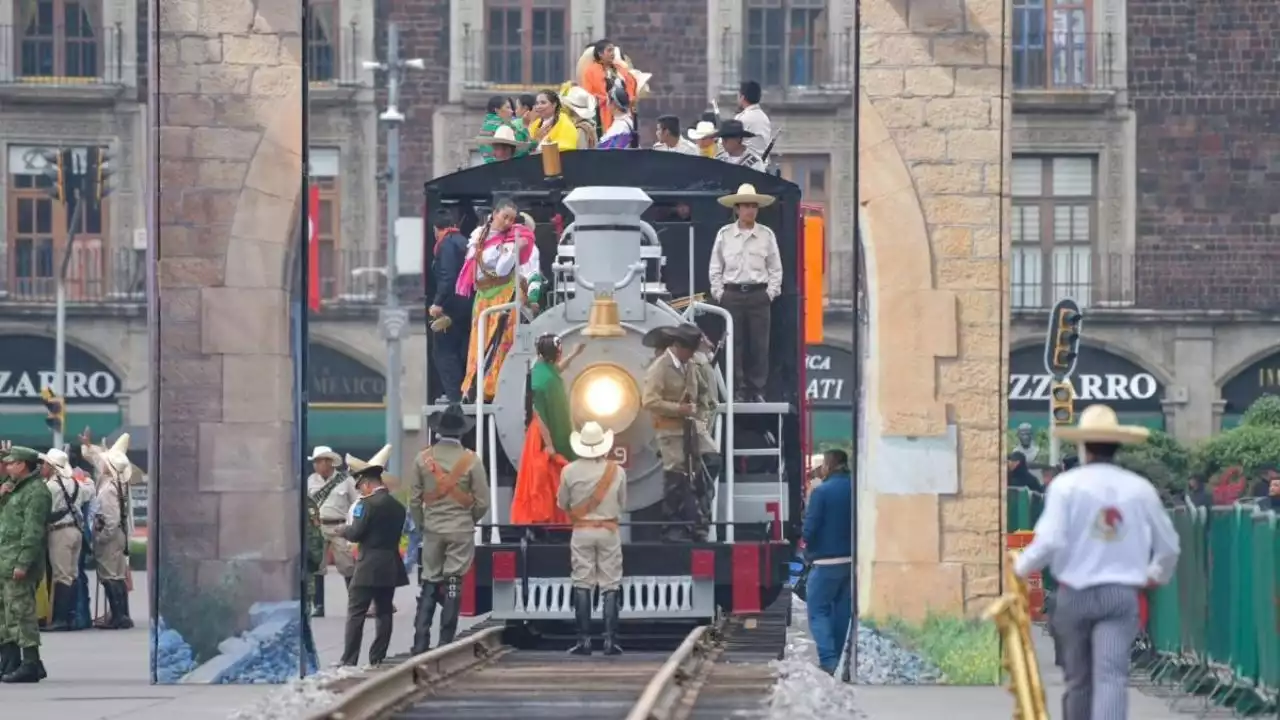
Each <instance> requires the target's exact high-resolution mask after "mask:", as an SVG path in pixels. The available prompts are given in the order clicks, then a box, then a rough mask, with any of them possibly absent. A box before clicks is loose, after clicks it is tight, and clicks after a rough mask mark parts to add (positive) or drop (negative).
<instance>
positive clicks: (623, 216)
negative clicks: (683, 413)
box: [492, 187, 683, 512]
mask: <svg viewBox="0 0 1280 720" xmlns="http://www.w3.org/2000/svg"><path fill="white" fill-rule="evenodd" d="M652 202H653V201H652V200H651V199H650V198H649V196H648V195H647V194H646V193H645V192H644V191H643V190H641V189H639V188H631V187H580V188H576V189H574V190H573V191H572V192H570V193H569V194H568V196H567V197H565V199H564V201H563V203H564V205H565V206H566V207H567V208H569V210H570V211H571V212H572V213H573V217H574V221H573V223H572V224H570V225H569V226H568V227H566V228H565V229H564V233H563V234H562V235H561V237H560V238H559V240H558V244H557V251H556V258H555V263H554V264H553V265H552V271H553V275H554V277H555V280H554V287H555V290H554V293H555V302H554V304H552V305H551V306H550V307H549V308H547V309H546V310H545V311H544V312H543V313H542V314H540V315H538V316H537V317H536V318H534V320H533V321H532V322H530V323H521V324H520V325H519V326H518V328H517V331H516V337H515V343H514V345H513V347H512V349H511V352H510V354H509V355H508V356H507V360H506V362H505V363H504V364H503V366H502V369H501V371H500V375H499V378H498V387H497V393H496V396H495V398H494V402H493V406H492V412H493V413H494V418H495V424H496V427H497V433H498V440H499V442H500V443H501V444H502V448H503V450H504V451H505V453H506V455H507V457H508V458H509V459H511V461H512V462H513V463H519V459H520V456H521V450H522V448H523V444H524V437H525V430H526V425H525V419H526V416H525V415H526V410H525V409H526V393H527V379H528V375H529V369H530V367H532V365H533V363H534V361H535V360H536V359H537V357H536V353H535V351H534V342H535V340H536V339H537V338H538V337H539V336H541V335H544V334H547V333H553V334H555V335H557V336H559V337H560V338H561V340H562V341H563V344H564V347H565V350H566V352H567V351H568V350H570V349H571V348H572V346H573V345H575V344H579V343H581V344H582V345H583V346H584V348H585V349H584V351H583V353H582V354H581V355H580V356H579V357H578V358H577V359H576V360H574V362H573V363H572V364H571V365H570V366H569V367H568V368H567V369H566V370H565V371H564V373H563V377H564V382H565V387H566V388H567V389H568V392H569V401H570V406H571V408H572V412H573V422H574V425H575V427H580V426H581V425H582V424H583V423H585V422H587V421H589V420H595V421H596V422H599V423H600V424H601V425H602V426H604V427H605V428H608V429H611V430H613V431H614V433H615V439H614V459H615V460H618V461H619V462H620V463H622V464H623V465H624V466H625V467H626V470H627V480H628V483H627V505H628V507H627V508H626V509H627V511H629V512H631V511H635V510H639V509H641V508H646V507H649V506H651V505H655V504H656V503H658V502H659V501H660V500H661V499H662V464H661V462H660V460H659V459H658V454H657V451H656V447H655V445H654V442H653V427H652V422H651V421H650V419H649V416H648V412H646V411H645V410H644V409H643V408H642V407H641V387H642V385H643V382H644V374H645V370H646V368H647V367H648V365H649V361H650V360H651V359H652V358H653V351H652V350H650V349H647V348H645V347H644V346H643V345H642V343H641V339H642V338H643V337H644V335H645V333H647V332H648V331H650V330H652V329H654V328H658V327H665V326H675V325H679V324H680V323H681V322H683V318H682V316H681V315H680V314H679V313H678V312H676V311H675V310H674V309H672V308H671V307H670V306H669V305H667V304H666V302H664V301H663V300H662V299H660V296H661V293H662V292H663V290H664V289H665V288H663V287H662V285H661V283H660V282H653V280H654V279H660V278H661V271H662V265H663V256H662V246H661V244H660V243H659V242H658V237H657V233H656V232H655V231H654V229H653V227H652V226H651V225H649V223H647V222H645V221H644V220H642V219H641V218H640V215H641V213H643V212H644V211H645V210H646V209H647V208H648V207H649V206H650V205H651V204H652ZM647 295H649V296H647ZM589 329H590V330H591V332H590V333H588V332H587V331H588V330H589Z"/></svg>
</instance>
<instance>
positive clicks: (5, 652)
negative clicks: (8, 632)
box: [0, 643, 22, 678]
mask: <svg viewBox="0 0 1280 720" xmlns="http://www.w3.org/2000/svg"><path fill="white" fill-rule="evenodd" d="M21 664H22V654H21V653H20V651H19V650H18V645H17V643H5V644H3V645H0V678H3V677H4V676H5V675H8V674H9V673H11V672H13V671H15V670H17V669H18V666H19V665H21Z"/></svg>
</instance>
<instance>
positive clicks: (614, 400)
mask: <svg viewBox="0 0 1280 720" xmlns="http://www.w3.org/2000/svg"><path fill="white" fill-rule="evenodd" d="M623 395H624V391H623V389H622V384H621V383H619V382H618V379H617V378H616V377H611V376H608V375H605V376H602V377H596V378H592V379H591V381H590V382H589V383H587V386H586V389H585V390H583V393H582V401H583V402H584V403H585V404H586V406H587V412H589V413H591V414H592V415H594V416H596V417H597V418H611V417H613V416H614V415H617V414H618V411H619V410H621V409H622V406H623V404H624V403H625V402H626V399H625V398H624V396H623Z"/></svg>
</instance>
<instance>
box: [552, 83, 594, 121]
mask: <svg viewBox="0 0 1280 720" xmlns="http://www.w3.org/2000/svg"><path fill="white" fill-rule="evenodd" d="M560 102H562V103H564V106H565V107H567V108H569V109H570V110H572V111H573V113H574V114H575V115H577V116H578V117H580V118H582V119H583V120H594V119H595V117H596V99H595V97H593V96H592V95H591V93H589V92H587V91H586V90H584V89H582V88H580V87H578V86H577V85H575V86H573V87H571V88H569V91H568V92H566V93H564V94H562V95H561V96H560Z"/></svg>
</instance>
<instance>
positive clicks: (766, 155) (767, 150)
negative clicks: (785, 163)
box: [760, 130, 782, 162]
mask: <svg viewBox="0 0 1280 720" xmlns="http://www.w3.org/2000/svg"><path fill="white" fill-rule="evenodd" d="M781 134H782V131H781V130H779V131H778V132H776V133H774V134H773V138H772V139H770V140H769V144H768V146H766V147H765V149H764V154H763V155H761V156H760V162H768V160H769V154H770V153H772V152H773V146H774V145H776V144H778V136H779V135H781Z"/></svg>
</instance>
